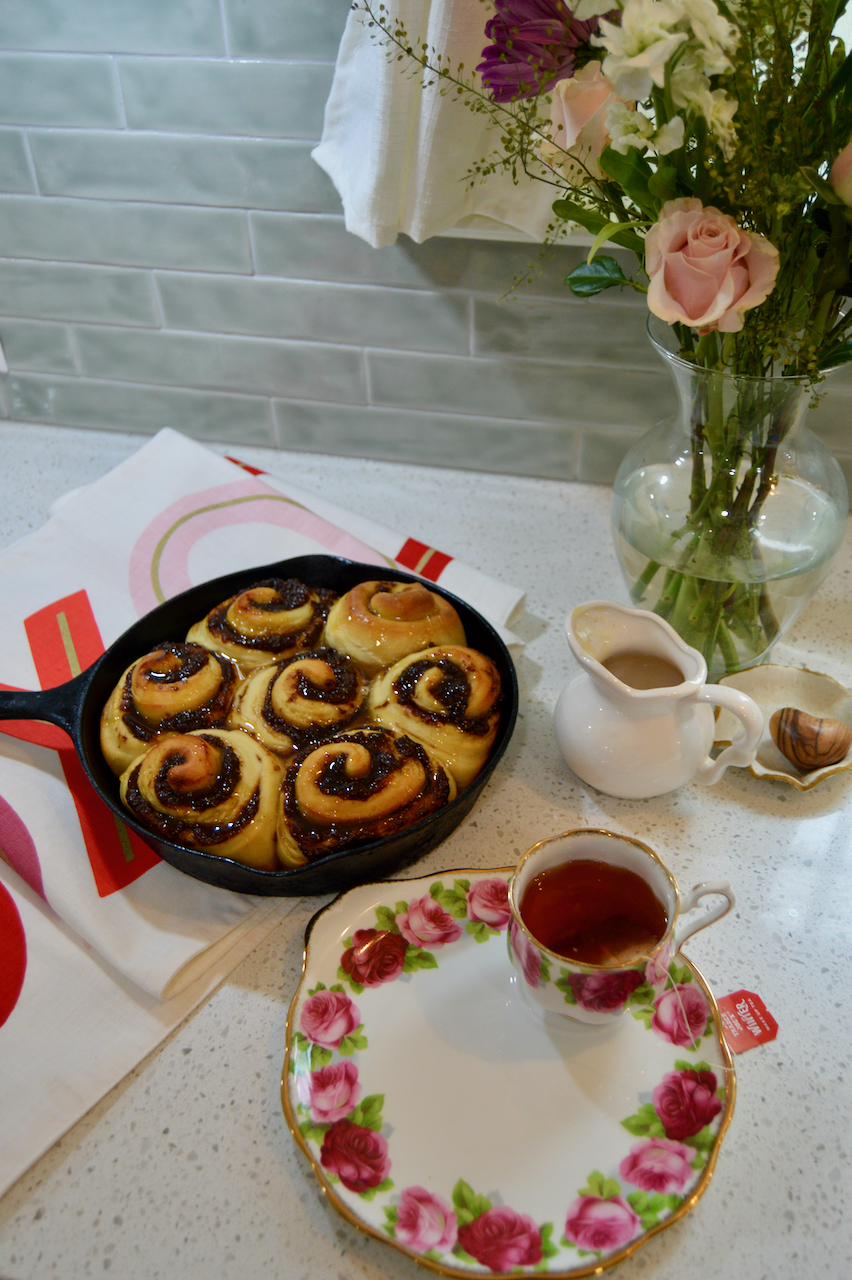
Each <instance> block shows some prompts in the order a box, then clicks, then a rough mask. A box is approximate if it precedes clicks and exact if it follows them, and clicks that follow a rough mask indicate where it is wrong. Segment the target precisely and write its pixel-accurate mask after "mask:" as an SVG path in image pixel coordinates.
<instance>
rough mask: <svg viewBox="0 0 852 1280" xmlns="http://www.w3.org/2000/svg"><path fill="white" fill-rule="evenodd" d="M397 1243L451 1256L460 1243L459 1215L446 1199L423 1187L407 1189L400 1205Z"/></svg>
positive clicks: (418, 1250) (421, 1250) (395, 1229)
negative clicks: (457, 1228)
mask: <svg viewBox="0 0 852 1280" xmlns="http://www.w3.org/2000/svg"><path fill="white" fill-rule="evenodd" d="M394 1231H395V1232H396V1238H397V1240H400V1241H401V1242H402V1244H407V1245H408V1247H409V1249H416V1250H417V1252H418V1253H427V1252H428V1250H429V1249H435V1250H436V1251H437V1252H438V1253H447V1252H448V1251H449V1250H450V1249H452V1247H453V1245H454V1244H455V1242H456V1234H457V1233H456V1215H455V1214H454V1213H453V1211H452V1209H451V1208H450V1206H449V1205H448V1204H447V1202H446V1200H442V1199H441V1197H440V1196H434V1195H432V1194H431V1193H430V1192H428V1191H426V1190H424V1188H423V1187H406V1189H405V1190H404V1191H403V1193H402V1198H401V1199H400V1202H399V1209H398V1211H397V1216H396V1226H395V1227H394Z"/></svg>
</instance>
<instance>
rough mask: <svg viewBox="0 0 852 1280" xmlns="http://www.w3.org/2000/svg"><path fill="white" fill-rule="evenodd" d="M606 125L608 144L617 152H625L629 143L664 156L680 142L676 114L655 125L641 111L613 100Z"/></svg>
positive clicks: (681, 126) (681, 132) (681, 130)
mask: <svg viewBox="0 0 852 1280" xmlns="http://www.w3.org/2000/svg"><path fill="white" fill-rule="evenodd" d="M606 127H607V130H608V132H609V136H610V146H611V147H612V149H613V150H614V151H618V152H620V153H621V155H626V154H627V151H628V148H629V147H638V148H640V149H641V150H648V151H651V152H656V153H657V154H658V155H661V156H664V155H668V153H669V152H670V151H677V149H678V147H682V146H683V137H684V124H683V120H682V119H681V117H680V116H675V117H674V118H673V119H672V120H670V121H669V122H668V124H664V125H663V126H662V127H661V128H660V129H657V128H655V126H654V121H653V120H649V118H648V117H647V116H646V115H644V114H643V113H642V112H641V111H633V110H632V109H631V108H630V107H628V106H626V105H625V104H624V103H623V102H614V103H613V104H612V105H611V107H610V108H609V111H608V112H607V117H606Z"/></svg>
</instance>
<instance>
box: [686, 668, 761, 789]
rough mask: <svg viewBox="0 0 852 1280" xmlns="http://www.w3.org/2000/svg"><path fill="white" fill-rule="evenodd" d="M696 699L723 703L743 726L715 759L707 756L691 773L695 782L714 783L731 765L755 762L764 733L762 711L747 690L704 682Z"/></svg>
mask: <svg viewBox="0 0 852 1280" xmlns="http://www.w3.org/2000/svg"><path fill="white" fill-rule="evenodd" d="M696 701H697V702H709V703H711V704H712V705H713V706H717V707H724V708H725V710H726V711H730V712H731V713H732V714H733V715H735V716H736V718H737V719H738V720H739V721H740V723H741V724H742V726H743V727H742V729H741V731H740V732H739V733H738V734H737V735H736V737H735V738H734V740H733V742H732V743H731V745H730V746H729V747H726V748H725V750H724V751H723V752H721V754H720V755H718V756H717V757H716V759H715V760H714V759H713V758H712V756H707V758H706V759H705V760H704V762H703V763H702V764H700V765H699V766H698V768H697V769H696V771H695V773H694V774H693V775H692V776H693V778H694V780H695V781H696V782H703V783H705V784H706V785H707V786H712V785H713V783H714V782H718V781H719V779H720V778H721V776H722V774H723V773H724V772H725V770H726V769H727V768H728V766H729V765H732V764H735V765H742V766H743V767H746V766H747V765H750V764H751V763H752V761H753V760H754V758H755V756H756V755H757V748H758V747H759V746H760V739H761V738H762V737H763V712H762V711H761V709H760V707H759V706H758V705H757V703H756V702H755V701H754V700H753V699H752V698H750V697H749V696H748V694H747V693H740V691H739V690H738V689H729V688H728V687H727V686H722V687H720V686H719V685H714V684H705V685H702V687H701V688H700V689H699V690H698V693H697V695H696Z"/></svg>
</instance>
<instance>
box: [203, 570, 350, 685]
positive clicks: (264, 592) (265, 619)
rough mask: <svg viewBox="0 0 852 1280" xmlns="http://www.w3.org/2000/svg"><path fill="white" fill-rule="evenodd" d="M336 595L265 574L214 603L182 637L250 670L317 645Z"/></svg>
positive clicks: (244, 670)
mask: <svg viewBox="0 0 852 1280" xmlns="http://www.w3.org/2000/svg"><path fill="white" fill-rule="evenodd" d="M336 598H337V597H336V596H335V594H334V592H333V591H329V590H327V589H326V588H325V587H308V586H306V585H305V583H304V582H299V580H298V579H297V578H287V579H284V578H266V579H264V581H263V582H256V583H255V584H254V586H251V587H248V588H247V589H246V590H245V591H241V592H240V593H239V594H238V595H235V596H231V598H230V599H229V600H224V601H223V602H222V603H221V604H219V605H217V606H216V608H215V609H212V610H211V611H210V613H208V615H207V617H206V618H204V619H203V620H202V621H201V622H196V623H195V625H194V626H193V627H191V628H190V630H189V632H188V633H187V637H186V638H187V640H191V641H194V642H195V643H196V644H201V645H204V647H205V648H206V649H213V650H215V651H216V652H217V653H224V654H226V655H227V656H228V657H229V658H232V659H233V660H234V661H235V662H236V663H237V665H238V666H239V667H240V669H241V671H242V672H243V673H246V672H249V671H254V670H255V668H256V667H262V666H264V665H265V664H266V663H269V662H276V661H278V660H279V659H280V658H289V657H292V656H293V655H294V654H296V653H303V652H306V651H307V650H309V649H313V648H316V646H317V645H318V644H319V643H320V640H321V637H322V631H323V627H324V626H325V620H326V617H327V616H328V611H329V609H330V607H331V605H332V603H333V601H334V600H336Z"/></svg>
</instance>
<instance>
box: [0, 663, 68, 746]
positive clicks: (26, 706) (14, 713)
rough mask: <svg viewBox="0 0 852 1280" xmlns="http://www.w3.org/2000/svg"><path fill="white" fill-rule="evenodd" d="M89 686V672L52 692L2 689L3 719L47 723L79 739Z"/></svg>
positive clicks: (50, 690)
mask: <svg viewBox="0 0 852 1280" xmlns="http://www.w3.org/2000/svg"><path fill="white" fill-rule="evenodd" d="M88 683H89V672H87V671H84V672H82V673H81V674H80V675H79V676H75V677H74V679H73V680H68V681H66V683H65V684H58V685H56V687H55V688H53V689H41V690H37V691H36V692H33V693H30V692H28V691H27V690H25V689H0V720H47V721H48V723H49V724H55V725H58V726H59V728H60V729H64V730H65V732H66V733H68V734H70V735H71V737H72V738H74V739H76V736H77V725H78V723H79V717H80V708H81V706H82V700H83V695H84V693H85V691H86V688H87V686H88Z"/></svg>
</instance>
